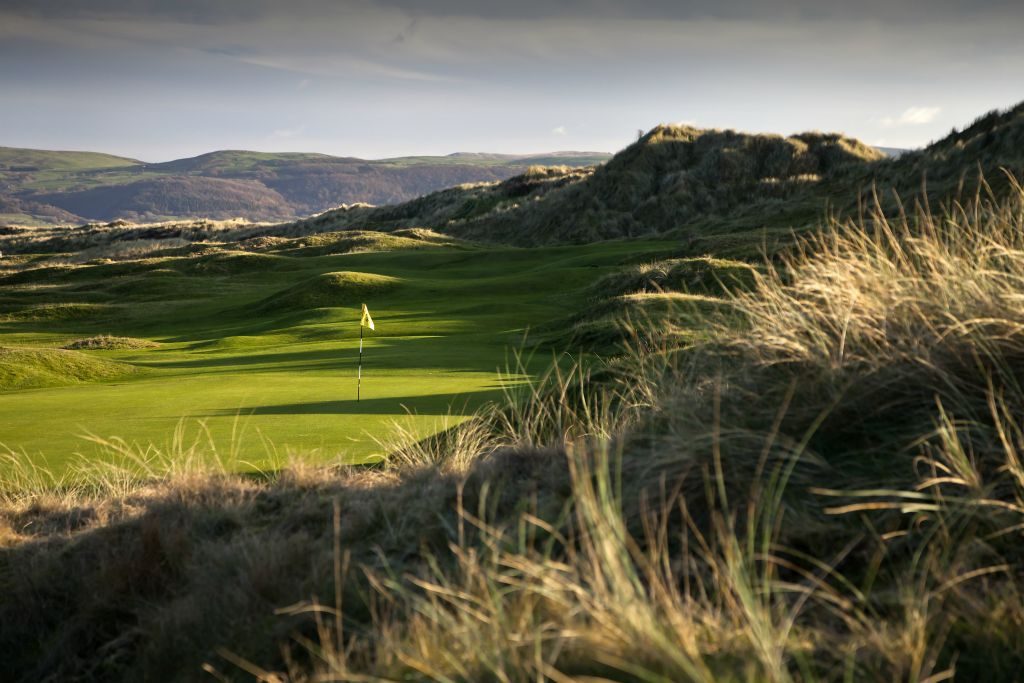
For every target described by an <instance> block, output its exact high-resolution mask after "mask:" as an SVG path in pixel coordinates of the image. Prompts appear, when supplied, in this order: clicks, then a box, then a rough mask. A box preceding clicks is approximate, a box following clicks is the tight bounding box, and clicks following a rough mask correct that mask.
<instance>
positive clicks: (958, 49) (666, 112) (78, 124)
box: [0, 0, 1024, 161]
mask: <svg viewBox="0 0 1024 683" xmlns="http://www.w3.org/2000/svg"><path fill="white" fill-rule="evenodd" d="M1022 28H1024V2H1021V0H970V1H961V0H859V1H858V2H849V1H847V0H696V1H693V2H688V1H687V0H561V1H559V0H515V1H511V0H503V1H499V2H491V1H488V0H437V1H435V2H416V1H414V0H288V1H287V2H281V1H272V0H205V1H204V0H0V93H2V94H0V145H4V146H15V147H33V148H42V149H79V150H94V151H103V152H108V153H113V154H119V155H123V156H129V157H132V158H137V159H142V160H144V161H164V160H169V159H174V158H181V157H186V156H192V155H196V154H200V153H204V152H209V151H213V150H217V149H253V150H261V151H275V152H280V151H303V152H322V153H326V154H335V155H341V156H357V157H363V158H384V157H393V156H405V155H414V154H449V153H452V152H502V153H512V154H526V153H534V152H547V151H555V150H581V151H607V152H614V151H617V150H619V149H621V148H622V147H624V146H625V145H627V144H629V143H630V142H631V141H633V140H635V139H636V136H637V132H638V130H647V129H650V128H651V127H653V126H654V125H656V124H658V123H688V124H690V125H696V126H699V127H708V128H734V129H738V130H745V131H752V132H775V133H782V134H790V133H795V132H800V131H804V130H825V131H838V132H843V133H846V134H848V135H852V136H854V137H858V138H860V139H862V140H864V141H866V142H868V143H870V144H875V145H882V146H891V147H903V148H911V147H917V146H921V145H924V144H927V143H928V142H929V141H931V140H935V139H938V138H940V137H942V136H944V135H945V134H946V133H948V132H949V130H950V129H951V128H952V127H954V126H955V127H963V126H964V125H965V124H967V123H969V122H970V121H971V120H973V119H974V118H976V117H978V116H980V115H981V114H983V113H985V112H987V111H989V110H992V109H996V108H1005V107H1008V106H1011V105H1013V104H1015V103H1016V102H1017V101H1019V100H1022V99H1024V78H1022V76H1021V74H1022V73H1024V40H1021V39H1020V35H1021V29H1022Z"/></svg>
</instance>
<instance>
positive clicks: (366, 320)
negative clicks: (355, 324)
mask: <svg viewBox="0 0 1024 683" xmlns="http://www.w3.org/2000/svg"><path fill="white" fill-rule="evenodd" d="M359 324H360V325H361V326H362V327H369V328H370V329H371V330H372V329H375V328H374V326H373V318H371V317H370V309H368V308H367V307H366V304H363V319H362V320H360V321H359Z"/></svg>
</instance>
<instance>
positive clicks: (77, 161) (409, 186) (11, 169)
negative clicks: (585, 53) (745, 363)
mask: <svg viewBox="0 0 1024 683" xmlns="http://www.w3.org/2000/svg"><path fill="white" fill-rule="evenodd" d="M610 156H611V155H610V154H603V153H599V152H553V153H549V154H536V155H520V156H517V155H505V154H473V153H457V154H452V155H449V156H442V157H400V158H394V159H381V160H366V159H356V158H352V157H333V156H329V155H326V154H272V153H262V152H247V151H235V150H226V151H219V152H211V153H209V154H203V155H201V156H197V157H191V158H187V159H178V160H175V161H168V162H164V163H155V164H149V163H145V162H142V161H138V160H136V159H127V158H124V157H117V156H111V155H108V154H99V153H94V152H55V151H44V150H32V149H18V148H11V147H0V224H4V223H7V224H72V223H86V222H95V221H100V222H107V221H113V220H118V219H121V220H128V221H132V222H151V221H160V220H172V219H181V218H195V217H203V218H212V219H221V218H234V217H241V218H245V219H247V220H251V221H281V220H289V219H295V218H298V217H300V216H308V215H310V214H314V213H319V212H321V211H324V210H326V209H329V208H333V207H337V206H341V205H345V204H359V203H365V204H373V205H383V204H395V203H399V202H404V201H408V200H410V199H413V198H415V197H418V196H421V195H424V194H428V193H430V192H434V191H436V190H440V189H442V188H446V187H452V186H456V185H461V184H464V183H480V182H493V181H501V180H505V179H507V178H511V177H513V176H515V175H518V174H521V173H523V172H525V171H526V170H527V169H529V168H530V167H531V166H536V165H544V166H571V167H579V166H589V165H593V164H598V163H601V162H603V161H605V160H607V159H608V158H610Z"/></svg>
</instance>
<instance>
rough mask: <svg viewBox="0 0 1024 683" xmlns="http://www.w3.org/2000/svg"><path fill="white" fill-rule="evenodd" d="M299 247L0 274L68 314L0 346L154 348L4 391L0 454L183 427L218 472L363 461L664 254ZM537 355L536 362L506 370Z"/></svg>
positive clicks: (8, 323) (26, 319)
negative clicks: (534, 334) (364, 326)
mask: <svg viewBox="0 0 1024 683" xmlns="http://www.w3.org/2000/svg"><path fill="white" fill-rule="evenodd" d="M302 239H303V238H296V239H295V240H283V241H281V242H280V243H277V242H275V243H274V244H273V245H270V246H271V247H272V248H271V249H269V250H267V251H265V252H261V253H258V254H254V253H247V252H244V251H239V249H238V245H235V244H231V245H223V246H217V245H211V246H210V247H209V248H208V249H204V250H203V251H201V252H200V253H198V254H195V255H189V254H182V255H172V256H166V257H162V258H147V259H144V260H139V261H126V262H106V263H104V262H95V263H92V264H86V265H84V266H79V267H76V268H52V267H46V264H45V262H40V263H38V264H37V265H38V266H39V267H38V268H37V269H36V270H22V271H19V272H16V273H12V274H11V275H8V276H7V277H6V278H4V279H2V280H0V290H2V291H3V294H4V297H5V301H6V302H7V305H9V306H11V307H12V308H16V309H19V310H32V311H36V312H38V311H51V310H60V311H74V312H75V315H60V316H57V315H46V316H44V315H37V314H32V315H28V314H23V315H9V316H7V317H6V318H2V319H0V344H2V345H4V346H14V345H18V346H36V347H42V346H47V347H59V346H64V345H66V344H68V343H70V342H74V341H75V340H81V339H88V338H90V337H98V336H101V335H112V336H115V337H132V338H137V339H146V340H152V341H154V342H157V343H158V345H157V346H154V347H152V348H121V349H117V348H113V349H101V350H89V351H82V352H79V353H80V355H81V356H82V357H83V358H86V359H88V360H90V361H95V362H96V363H102V364H104V365H103V366H102V367H109V366H112V367H117V368H121V367H137V368H140V369H141V370H142V372H138V373H133V374H130V375H125V376H123V377H119V378H118V381H117V382H101V383H94V384H73V385H72V384H68V385H66V386H47V387H40V388H35V389H21V390H10V387H9V388H8V390H5V391H3V392H2V393H0V444H3V445H4V446H6V447H8V448H10V449H12V450H14V451H16V452H18V453H22V452H23V453H24V454H25V455H24V456H22V457H29V458H31V459H32V461H33V462H38V463H43V464H46V465H48V466H51V467H53V468H55V469H57V470H58V471H59V470H61V469H62V468H64V467H66V466H67V465H68V464H69V463H71V462H73V461H74V458H75V457H76V456H75V454H76V453H79V454H81V455H82V456H84V457H88V458H106V457H110V454H109V453H106V452H104V451H103V449H101V448H99V447H98V446H96V445H95V444H94V443H92V442H91V441H88V440H83V438H82V437H83V436H84V435H95V436H99V437H103V438H107V437H119V438H122V439H124V440H125V441H127V442H128V443H131V444H137V445H138V446H139V447H140V449H144V448H145V447H146V446H148V445H149V444H155V445H157V446H161V447H162V446H167V445H168V444H169V442H170V440H171V438H172V435H173V434H174V431H175V427H176V425H178V424H179V422H180V421H182V420H184V421H185V430H186V432H187V433H188V434H191V435H193V436H195V435H202V438H204V439H207V438H209V439H212V440H214V441H215V442H216V443H217V445H218V449H219V451H218V452H219V453H220V454H221V456H222V457H224V458H226V459H228V460H229V461H230V462H229V465H230V466H232V467H236V468H242V469H252V468H266V467H274V466H276V465H275V463H279V462H280V460H281V458H282V457H284V456H286V455H287V454H289V453H301V454H304V456H305V457H309V458H313V459H316V460H320V461H336V460H340V461H349V462H351V461H365V460H367V459H372V458H374V457H379V456H381V455H383V454H384V453H385V452H386V451H387V450H388V446H387V445H386V442H388V441H389V439H391V438H392V437H391V434H392V433H393V432H394V430H393V425H394V423H395V421H396V420H397V421H399V422H402V423H403V424H405V426H407V427H408V428H409V429H410V430H411V433H412V434H413V435H418V436H426V435H428V434H431V433H434V432H436V431H438V430H440V429H444V428H445V427H447V426H451V425H453V424H455V423H457V422H459V421H460V420H462V419H463V418H464V416H466V415H469V414H470V413H471V412H472V411H474V410H475V409H476V408H478V407H479V406H480V405H481V404H483V403H485V402H488V401H492V400H496V399H499V398H501V397H502V392H503V391H506V390H507V388H508V387H509V386H512V385H514V384H515V383H517V382H519V381H522V380H523V379H524V376H523V374H522V372H520V369H519V368H518V366H517V361H516V360H515V359H514V355H513V353H514V351H515V350H516V349H517V348H519V347H520V346H521V345H522V343H523V339H524V336H527V335H528V334H529V330H531V329H534V328H536V327H539V326H543V325H544V324H545V323H548V322H550V321H553V320H560V319H564V318H565V317H566V316H568V315H570V314H572V313H573V312H574V311H576V310H579V309H581V308H582V307H583V306H584V304H585V302H586V300H587V299H588V297H589V296H590V294H589V293H588V291H589V290H588V287H589V286H590V285H591V284H592V283H593V281H594V279H595V278H597V277H600V276H602V275H604V274H607V273H611V272H615V271H618V270H619V269H621V268H622V267H623V266H625V265H628V264H634V263H642V262H647V261H651V260H654V259H658V258H666V257H670V256H673V255H675V253H676V252H677V251H678V249H679V246H678V244H676V243H673V242H666V241H635V242H608V243H604V244H596V245H590V246H585V247H551V248H543V249H515V248H503V247H494V248H481V247H479V246H478V245H468V244H455V245H452V244H449V243H445V242H438V243H429V242H428V243H418V244H416V245H415V248H403V249H397V250H393V251H373V252H356V253H341V254H332V253H327V254H323V253H320V252H313V253H309V252H307V251H306V250H305V248H304V245H303V243H302ZM363 303H366V304H367V305H368V306H369V308H370V311H371V313H372V315H373V318H374V321H375V322H376V331H369V330H367V331H366V338H365V341H364V354H363V379H362V387H361V400H360V401H358V402H357V401H356V382H357V363H358V348H359V326H358V323H359V312H360V306H361V305H362V304H363ZM19 307H20V308H19ZM64 353H71V352H64ZM551 360H552V356H551V353H550V352H547V351H545V352H536V353H534V354H533V356H532V357H531V358H529V359H528V360H527V361H526V362H525V365H526V367H525V369H524V370H525V372H527V373H531V372H536V371H539V370H540V369H542V368H544V367H546V366H547V365H548V364H549V363H550V362H551ZM106 364H109V366H108V365H106ZM129 364H130V365H129ZM510 367H511V368H514V369H515V370H514V371H513V372H508V370H509V368H510ZM21 386H25V385H21ZM35 386H38V384H37V385H35ZM381 441H383V442H385V444H384V445H382V444H381V443H379V442H381ZM243 454H244V455H243Z"/></svg>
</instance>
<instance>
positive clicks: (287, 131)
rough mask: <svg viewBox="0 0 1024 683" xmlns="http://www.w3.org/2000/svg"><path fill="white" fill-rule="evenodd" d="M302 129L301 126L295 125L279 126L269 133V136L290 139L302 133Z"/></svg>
mask: <svg viewBox="0 0 1024 683" xmlns="http://www.w3.org/2000/svg"><path fill="white" fill-rule="evenodd" d="M303 130H304V128H303V126H297V127H295V128H279V129H278V130H275V131H274V132H273V133H271V134H270V138H271V139H272V140H290V139H292V138H297V137H299V136H300V135H302V132H303Z"/></svg>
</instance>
